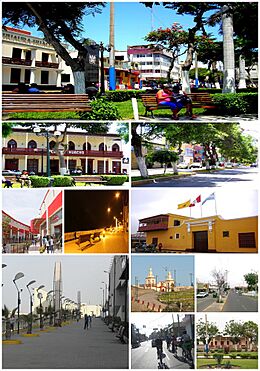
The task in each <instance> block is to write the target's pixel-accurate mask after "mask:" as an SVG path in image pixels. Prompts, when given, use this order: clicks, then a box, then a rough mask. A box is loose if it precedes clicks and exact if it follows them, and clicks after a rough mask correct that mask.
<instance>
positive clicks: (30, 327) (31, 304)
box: [26, 280, 36, 334]
mask: <svg viewBox="0 0 260 371" xmlns="http://www.w3.org/2000/svg"><path fill="white" fill-rule="evenodd" d="M35 282H36V281H35V280H33V281H30V282H29V283H28V284H27V285H26V287H27V290H28V292H29V295H30V320H29V322H28V330H27V334H31V333H32V324H33V316H32V307H33V302H32V293H31V290H30V289H29V286H31V285H32V284H33V283H35Z"/></svg>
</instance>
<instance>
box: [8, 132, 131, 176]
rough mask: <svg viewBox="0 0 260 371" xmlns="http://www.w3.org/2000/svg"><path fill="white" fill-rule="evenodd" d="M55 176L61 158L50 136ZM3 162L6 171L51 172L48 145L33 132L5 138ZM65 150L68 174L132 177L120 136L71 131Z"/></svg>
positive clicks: (52, 165)
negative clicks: (76, 172) (74, 171)
mask: <svg viewBox="0 0 260 371" xmlns="http://www.w3.org/2000/svg"><path fill="white" fill-rule="evenodd" d="M49 133H50V134H49V145H50V168H51V174H52V175H55V174H59V173H60V161H59V155H58V153H57V152H56V151H55V150H54V147H55V144H56V140H59V138H57V137H55V136H54V133H53V132H51V131H50V132H49ZM2 146H3V149H2V154H3V160H2V166H3V169H5V170H27V171H28V172H34V173H35V174H39V175H42V174H46V172H47V149H46V148H47V142H46V138H45V137H44V136H37V135H36V133H34V132H33V131H32V130H30V129H28V128H27V129H26V128H13V131H12V133H11V134H10V135H9V136H8V137H7V138H3V143H2ZM59 149H60V150H62V152H63V155H64V158H65V163H66V168H67V173H69V171H70V170H75V169H80V170H82V173H83V174H121V173H128V161H126V158H125V157H124V155H123V150H122V141H121V138H120V136H119V135H118V134H109V133H108V134H91V135H89V134H86V133H84V131H83V130H82V131H76V130H75V131H73V130H71V131H68V132H67V133H66V137H65V141H64V145H63V146H61V145H60V146H59Z"/></svg>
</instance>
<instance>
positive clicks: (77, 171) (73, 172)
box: [70, 169, 82, 175]
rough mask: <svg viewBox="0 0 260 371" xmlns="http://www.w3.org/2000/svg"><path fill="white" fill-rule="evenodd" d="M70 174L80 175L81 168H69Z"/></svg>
mask: <svg viewBox="0 0 260 371" xmlns="http://www.w3.org/2000/svg"><path fill="white" fill-rule="evenodd" d="M70 175H82V170H81V169H71V170H70Z"/></svg>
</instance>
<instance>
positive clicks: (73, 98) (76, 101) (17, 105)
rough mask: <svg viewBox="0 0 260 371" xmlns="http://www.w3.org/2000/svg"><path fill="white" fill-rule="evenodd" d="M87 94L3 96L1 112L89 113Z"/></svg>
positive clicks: (89, 106)
mask: <svg viewBox="0 0 260 371" xmlns="http://www.w3.org/2000/svg"><path fill="white" fill-rule="evenodd" d="M91 109H92V108H91V105H90V101H89V98H88V95H87V94H3V95H2V112H3V113H4V114H5V113H14V112H63V111H66V112H70V111H84V112H85V111H91Z"/></svg>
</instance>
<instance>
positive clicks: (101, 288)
mask: <svg viewBox="0 0 260 371" xmlns="http://www.w3.org/2000/svg"><path fill="white" fill-rule="evenodd" d="M100 290H103V296H102V298H103V301H102V312H103V318H104V317H105V316H104V288H103V287H100Z"/></svg>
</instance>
